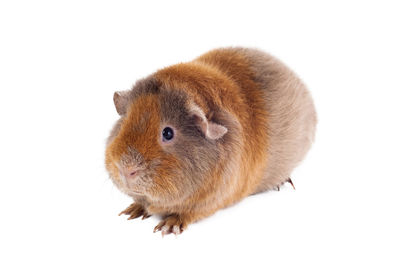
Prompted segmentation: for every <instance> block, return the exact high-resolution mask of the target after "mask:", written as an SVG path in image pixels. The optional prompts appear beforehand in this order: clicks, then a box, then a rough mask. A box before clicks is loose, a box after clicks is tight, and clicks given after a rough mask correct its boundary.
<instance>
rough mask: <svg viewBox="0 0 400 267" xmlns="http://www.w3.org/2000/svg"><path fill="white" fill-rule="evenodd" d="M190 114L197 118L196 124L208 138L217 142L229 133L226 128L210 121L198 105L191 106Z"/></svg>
mask: <svg viewBox="0 0 400 267" xmlns="http://www.w3.org/2000/svg"><path fill="white" fill-rule="evenodd" d="M190 113H191V114H192V115H193V116H195V119H196V123H198V125H199V126H200V129H201V131H202V132H203V133H204V135H205V136H206V137H207V138H209V139H213V140H216V139H219V138H221V137H222V136H224V135H225V134H226V133H227V132H228V129H227V128H226V127H225V126H223V125H220V124H218V123H215V122H212V121H209V120H208V119H207V118H206V115H205V114H204V112H203V110H202V109H201V108H200V107H199V106H197V105H196V104H193V103H191V104H190Z"/></svg>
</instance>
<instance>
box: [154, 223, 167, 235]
mask: <svg viewBox="0 0 400 267" xmlns="http://www.w3.org/2000/svg"><path fill="white" fill-rule="evenodd" d="M164 225H165V221H161V222H160V223H159V224H157V226H156V227H154V230H153V233H155V232H158V231H161V228H162V227H163V226H164Z"/></svg>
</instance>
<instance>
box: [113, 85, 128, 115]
mask: <svg viewBox="0 0 400 267" xmlns="http://www.w3.org/2000/svg"><path fill="white" fill-rule="evenodd" d="M129 92H130V91H129V90H128V91H118V92H115V93H114V105H115V108H116V110H117V112H118V114H119V115H121V116H122V115H124V114H125V113H126V109H127V106H128V104H129Z"/></svg>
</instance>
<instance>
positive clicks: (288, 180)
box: [286, 177, 296, 190]
mask: <svg viewBox="0 0 400 267" xmlns="http://www.w3.org/2000/svg"><path fill="white" fill-rule="evenodd" d="M286 182H288V183H289V184H291V185H292V187H293V189H294V190H296V187H294V184H293V182H292V179H290V177H289V178H288V179H287V180H286Z"/></svg>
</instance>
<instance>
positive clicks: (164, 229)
mask: <svg viewBox="0 0 400 267" xmlns="http://www.w3.org/2000/svg"><path fill="white" fill-rule="evenodd" d="M189 223H190V220H189V218H188V217H187V216H185V215H179V214H171V215H168V216H166V217H165V218H164V219H163V220H162V221H161V222H160V223H159V224H158V225H157V226H156V227H154V233H155V232H157V231H161V235H162V236H164V235H167V234H171V233H173V234H175V235H178V234H181V233H182V232H183V231H184V230H185V229H186V228H187V226H188V224H189Z"/></svg>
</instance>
